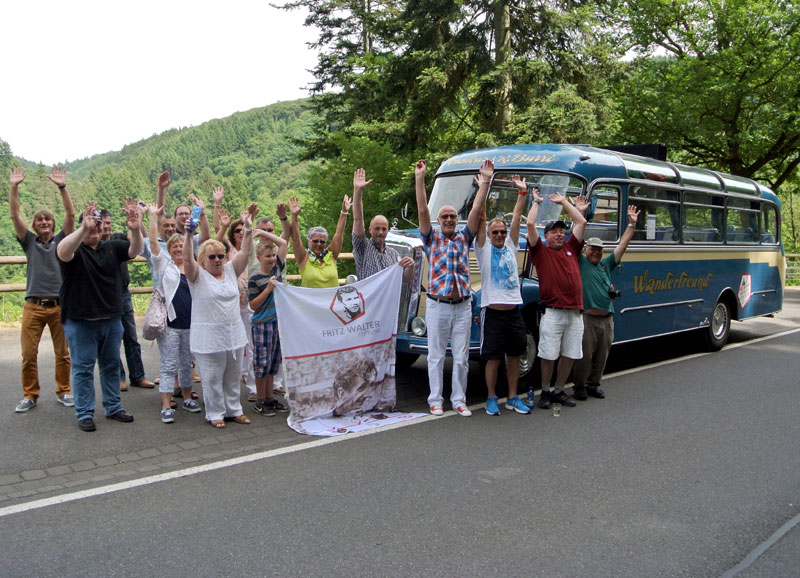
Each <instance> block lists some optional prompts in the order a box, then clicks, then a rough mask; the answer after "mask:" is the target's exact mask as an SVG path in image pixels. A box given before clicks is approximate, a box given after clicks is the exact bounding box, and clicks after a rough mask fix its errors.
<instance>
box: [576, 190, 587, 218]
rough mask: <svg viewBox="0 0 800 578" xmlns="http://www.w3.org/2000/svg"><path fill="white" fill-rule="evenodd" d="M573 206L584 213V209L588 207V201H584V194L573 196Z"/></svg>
mask: <svg viewBox="0 0 800 578" xmlns="http://www.w3.org/2000/svg"><path fill="white" fill-rule="evenodd" d="M575 208H576V209H578V210H579V211H580V212H581V214H584V215H585V214H586V209H588V208H589V203H588V202H587V201H586V197H585V196H583V195H578V196H577V197H575Z"/></svg>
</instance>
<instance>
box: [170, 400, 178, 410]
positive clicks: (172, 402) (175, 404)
mask: <svg viewBox="0 0 800 578" xmlns="http://www.w3.org/2000/svg"><path fill="white" fill-rule="evenodd" d="M169 407H170V409H178V402H177V401H175V400H174V399H171V400H169Z"/></svg>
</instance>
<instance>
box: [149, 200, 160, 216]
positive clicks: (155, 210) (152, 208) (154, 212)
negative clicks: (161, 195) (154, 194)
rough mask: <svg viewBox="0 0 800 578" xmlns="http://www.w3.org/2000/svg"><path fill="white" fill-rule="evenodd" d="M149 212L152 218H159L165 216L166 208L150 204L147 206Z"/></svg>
mask: <svg viewBox="0 0 800 578" xmlns="http://www.w3.org/2000/svg"><path fill="white" fill-rule="evenodd" d="M147 211H148V212H149V213H150V216H151V217H159V216H161V215H163V214H164V207H163V206H159V205H158V203H150V204H149V205H147Z"/></svg>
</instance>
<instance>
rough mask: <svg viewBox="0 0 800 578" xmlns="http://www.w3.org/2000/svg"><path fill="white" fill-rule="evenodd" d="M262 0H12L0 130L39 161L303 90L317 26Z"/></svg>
mask: <svg viewBox="0 0 800 578" xmlns="http://www.w3.org/2000/svg"><path fill="white" fill-rule="evenodd" d="M304 16H305V13H304V12H301V11H294V12H285V11H282V10H277V9H275V8H272V7H270V5H269V2H268V0H224V1H219V0H216V1H206V0H193V1H190V0H160V1H156V0H136V1H135V2H114V1H109V0H103V1H100V0H71V1H68V2H65V1H64V0H58V1H54V0H17V1H13V2H4V3H3V7H2V9H1V10H0V18H2V31H0V51H1V52H0V53H2V54H3V55H4V56H5V58H4V61H5V62H6V67H5V71H4V73H3V77H4V78H3V81H2V89H0V95H2V96H0V99H2V105H0V139H3V140H5V141H6V142H8V143H9V145H10V146H11V150H12V151H13V153H14V155H16V156H19V157H24V158H26V159H28V160H31V161H41V162H43V163H46V164H52V163H57V162H62V161H64V160H75V159H80V158H83V157H87V156H91V155H93V154H98V153H103V152H107V151H110V150H119V149H120V148H122V147H123V146H124V145H126V144H129V143H132V142H136V141H138V140H141V139H143V138H147V137H149V136H151V135H153V134H157V133H160V132H163V131H165V130H167V129H170V128H178V127H184V126H190V125H195V126H196V125H198V124H201V123H203V122H205V121H207V120H210V119H213V118H221V117H225V116H228V115H230V114H232V113H234V112H236V111H243V110H248V109H251V108H255V107H260V106H265V105H268V104H272V103H274V102H278V101H284V100H294V99H297V98H302V97H304V96H307V95H308V94H307V92H306V90H305V88H304V87H306V86H307V85H308V84H309V83H310V82H311V80H312V77H311V75H310V74H309V73H308V72H307V70H308V69H310V68H312V67H313V66H314V64H315V62H316V56H315V53H313V52H312V51H310V50H309V49H308V47H307V46H306V42H308V41H311V40H313V39H314V38H315V37H316V30H315V29H313V28H306V27H304V26H302V22H303V18H304Z"/></svg>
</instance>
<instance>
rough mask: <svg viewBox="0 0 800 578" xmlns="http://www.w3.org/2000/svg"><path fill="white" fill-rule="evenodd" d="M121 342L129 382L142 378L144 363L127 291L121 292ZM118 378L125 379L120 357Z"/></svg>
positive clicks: (129, 295) (131, 302)
mask: <svg viewBox="0 0 800 578" xmlns="http://www.w3.org/2000/svg"><path fill="white" fill-rule="evenodd" d="M121 321H122V331H123V333H122V343H123V345H124V346H125V360H126V361H127V362H128V373H129V374H130V378H131V383H137V382H139V381H142V380H143V379H144V364H143V363H142V347H141V346H140V345H139V340H138V339H137V338H136V318H135V317H134V316H133V301H131V294H130V292H129V291H123V292H122V317H121ZM119 380H120V381H125V368H124V367H123V366H122V358H120V360H119Z"/></svg>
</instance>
